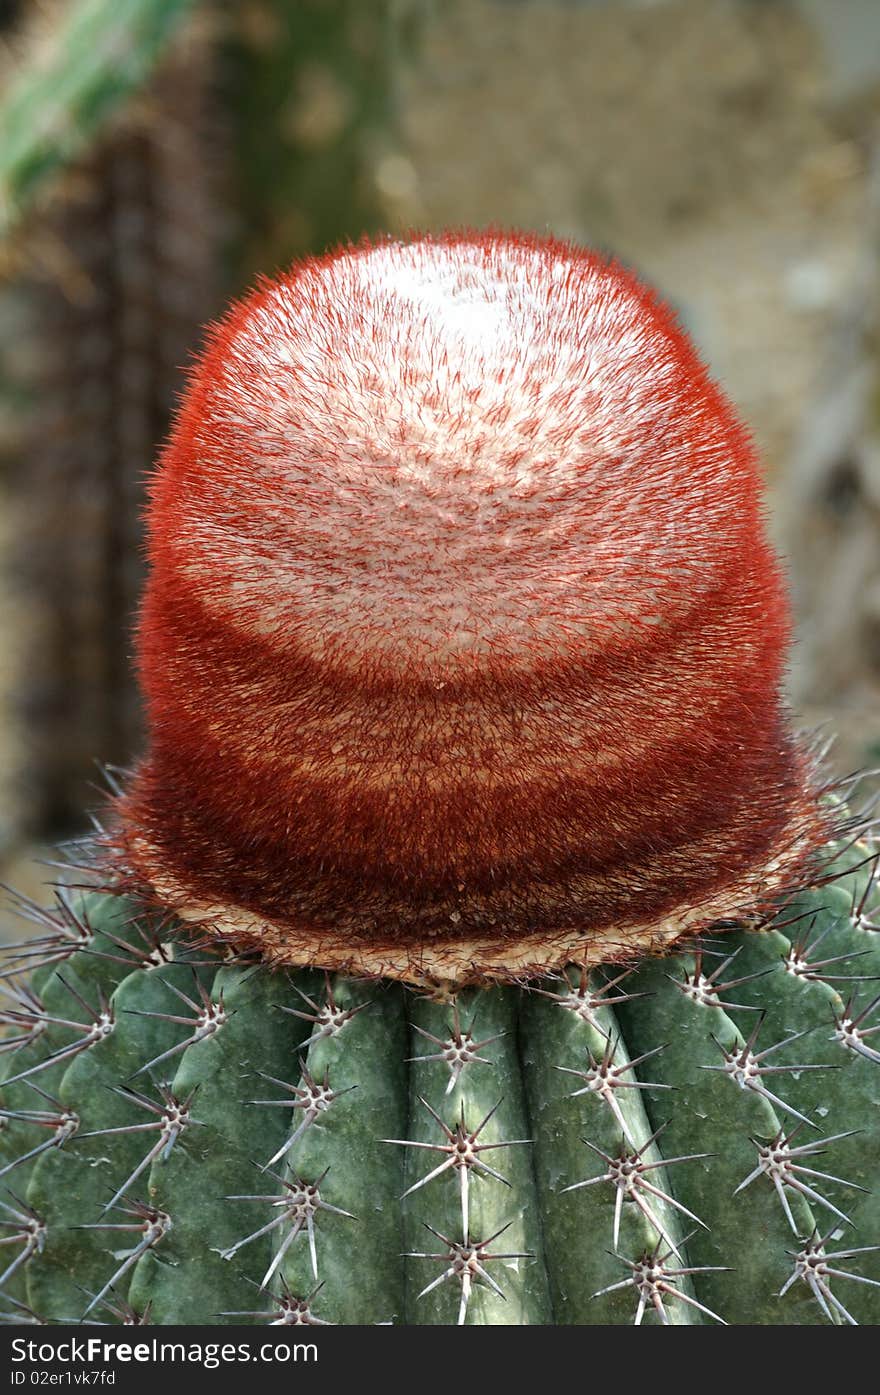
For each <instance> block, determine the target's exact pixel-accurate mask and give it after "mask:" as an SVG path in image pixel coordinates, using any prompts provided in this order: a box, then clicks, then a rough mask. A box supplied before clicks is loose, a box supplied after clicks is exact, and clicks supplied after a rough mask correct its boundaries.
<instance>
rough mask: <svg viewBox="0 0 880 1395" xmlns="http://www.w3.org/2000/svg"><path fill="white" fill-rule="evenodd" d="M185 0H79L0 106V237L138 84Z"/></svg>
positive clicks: (185, 7) (183, 10)
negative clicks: (0, 141)
mask: <svg viewBox="0 0 880 1395" xmlns="http://www.w3.org/2000/svg"><path fill="white" fill-rule="evenodd" d="M189 8H190V0H80V2H79V3H77V4H74V5H72V6H71V7H70V12H69V14H68V15H67V16H66V17H65V22H64V26H63V29H62V30H61V31H60V32H59V33H58V35H57V41H56V42H55V43H54V44H53V46H52V52H51V54H49V55H48V57H47V60H46V61H45V62H43V63H42V64H40V65H33V66H30V65H29V66H27V67H26V68H25V69H24V71H23V72H22V74H21V76H20V78H19V80H18V81H17V82H16V83H15V84H13V85H12V87H11V88H10V91H9V94H8V96H7V97H6V99H5V101H4V102H3V106H2V125H3V129H4V140H3V150H2V155H0V237H7V236H8V235H9V233H10V231H12V230H13V229H14V227H15V226H16V224H17V222H18V220H19V219H20V218H21V216H22V215H23V214H24V213H25V212H26V210H27V209H28V208H30V207H31V206H32V205H33V204H34V203H35V202H36V201H37V200H38V199H39V197H41V196H42V195H43V194H44V193H45V191H46V189H47V188H48V187H49V185H50V184H51V181H52V180H53V179H54V178H55V177H57V175H58V174H59V173H60V172H61V171H62V170H63V169H64V168H65V167H66V166H67V165H69V163H70V161H71V160H72V159H75V158H76V157H77V156H79V155H81V154H82V153H83V151H85V150H86V149H87V148H88V145H89V142H90V141H91V140H92V139H93V137H94V136H95V135H96V133H97V132H98V131H99V130H100V129H101V128H102V126H103V125H104V124H105V123H106V121H107V120H108V119H109V118H110V117H111V116H112V115H114V114H115V113H116V112H117V110H118V109H119V107H120V105H121V103H122V102H123V101H124V100H125V99H126V98H127V97H130V96H131V95H132V93H133V92H135V91H137V89H138V88H139V87H140V86H141V84H142V83H143V80H144V78H145V76H146V75H147V74H148V73H149V71H150V70H151V68H152V67H153V64H154V62H155V60H156V58H157V57H158V55H159V54H160V52H161V51H162V49H163V48H164V45H165V42H166V40H167V38H168V37H169V36H170V34H171V33H172V31H173V29H174V27H175V26H176V25H177V24H178V23H179V21H180V20H181V19H182V17H183V16H184V14H185V13H186V11H187V10H188V9H189Z"/></svg>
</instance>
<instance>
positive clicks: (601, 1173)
mask: <svg viewBox="0 0 880 1395" xmlns="http://www.w3.org/2000/svg"><path fill="white" fill-rule="evenodd" d="M846 857H847V858H848V861H844V862H841V861H840V860H839V861H838V864H837V865H836V868H835V874H836V877H837V879H836V880H834V881H826V882H825V884H823V885H821V886H819V887H816V888H814V889H813V890H811V891H809V892H803V893H801V894H800V896H799V897H798V898H797V900H795V901H793V902H791V903H789V904H788V905H787V906H786V907H785V909H784V910H783V911H782V912H781V913H780V915H779V916H778V917H777V922H776V925H775V926H774V927H773V928H770V929H767V930H764V931H754V930H745V929H725V930H724V931H723V933H722V932H719V933H718V934H717V935H715V936H711V935H710V936H707V937H704V938H703V939H702V940H701V941H698V942H693V943H692V944H691V945H690V947H689V948H688V949H687V951H686V952H683V953H681V954H676V955H673V956H670V957H668V958H666V959H662V960H651V961H647V962H644V963H642V964H641V965H640V966H639V967H637V968H635V969H633V970H631V971H625V970H622V969H621V968H620V966H616V967H614V968H608V969H600V970H594V971H593V972H592V973H591V974H589V975H587V974H586V973H583V972H581V971H580V970H579V969H578V968H577V967H576V966H571V967H570V968H569V969H568V970H567V971H566V973H564V974H561V975H559V976H558V977H555V978H550V979H547V980H544V981H543V982H540V983H537V984H532V985H527V986H525V987H514V986H505V987H500V986H496V987H488V988H485V989H465V990H461V991H459V992H458V993H457V994H455V995H443V994H440V993H435V994H434V995H427V994H423V993H419V992H417V991H414V990H412V989H410V988H407V987H405V986H403V985H401V984H400V983H397V982H393V983H392V982H389V981H383V980H376V981H367V980H354V979H350V978H345V977H342V976H338V975H337V976H326V975H323V974H319V973H316V972H314V971H301V972H295V971H289V970H277V971H270V970H269V969H267V968H264V967H262V966H260V965H257V964H254V963H248V962H242V963H236V962H233V961H226V962H224V961H223V960H221V958H220V957H219V956H218V954H217V953H216V951H215V950H214V949H213V948H211V947H207V948H205V947H202V946H200V944H199V943H198V941H193V940H191V939H190V940H188V939H186V938H185V937H180V936H179V934H176V933H175V930H174V927H173V926H172V925H171V924H170V922H168V921H167V919H166V920H165V921H164V922H162V921H160V920H159V919H158V918H157V917H156V915H155V914H154V913H150V912H147V911H145V910H143V909H142V908H139V907H138V906H137V905H136V904H134V903H132V902H131V901H130V900H126V899H124V898H121V897H116V896H112V895H109V894H98V893H89V894H87V895H85V896H80V898H79V900H77V901H76V902H72V901H69V902H67V903H66V905H67V910H66V912H65V917H66V925H65V927H62V930H61V931H59V933H58V935H57V936H56V937H55V939H54V940H51V939H50V940H49V941H45V942H44V943H43V944H42V946H40V945H37V947H36V955H37V959H38V960H39V961H42V962H41V963H40V964H39V966H38V967H37V968H36V969H35V970H33V971H32V973H31V977H30V981H29V982H30V988H29V991H30V992H31V993H32V994H33V995H35V997H34V999H33V1000H29V999H27V998H26V997H25V996H23V989H22V988H21V987H20V986H18V985H20V984H21V983H22V982H23V979H22V978H20V977H19V976H18V970H19V969H20V968H23V967H24V966H25V963H26V961H24V962H22V961H13V964H12V966H11V967H12V971H13V975H14V976H13V977H12V978H7V980H6V982H7V984H8V985H9V992H10V994H11V995H12V998H13V1005H12V1006H11V1007H9V1008H8V1009H7V1010H6V1011H5V1012H4V1017H5V1019H6V1021H7V1022H8V1023H9V1024H10V1031H11V1035H12V1036H14V1037H16V1038H21V1039H22V1040H21V1041H20V1043H19V1044H17V1045H10V1047H9V1049H8V1050H7V1051H6V1053H5V1056H4V1066H5V1080H6V1083H5V1085H4V1086H3V1105H2V1107H3V1110H4V1115H3V1118H4V1128H3V1130H2V1134H0V1139H2V1145H3V1153H4V1163H3V1165H4V1167H5V1168H6V1169H7V1171H6V1173H5V1176H4V1182H5V1185H6V1186H7V1187H8V1188H9V1191H8V1192H7V1193H6V1195H5V1196H4V1198H3V1206H4V1215H3V1238H4V1245H3V1251H2V1254H3V1261H4V1268H5V1269H6V1277H5V1279H4V1282H3V1284H2V1288H3V1290H4V1292H5V1293H6V1294H7V1295H8V1296H9V1299H10V1302H9V1303H7V1304H6V1307H7V1308H8V1309H9V1312H10V1317H11V1318H12V1320H17V1319H20V1318H21V1316H22V1313H23V1312H24V1311H25V1309H27V1310H30V1312H31V1313H32V1314H35V1315H37V1316H38V1317H39V1318H42V1319H44V1320H48V1321H56V1322H57V1321H61V1320H74V1321H82V1320H85V1321H96V1320H97V1321H101V1322H105V1321H110V1322H114V1321H132V1320H140V1321H148V1322H153V1323H161V1324H167V1323H174V1322H182V1323H211V1324H223V1323H241V1322H244V1323H269V1322H275V1323H278V1322H285V1323H302V1322H305V1323H308V1322H315V1323H322V1322H324V1323H440V1324H454V1323H456V1322H467V1323H486V1324H496V1323H497V1324H535V1323H565V1324H580V1323H584V1324H594V1323H630V1322H632V1321H633V1320H636V1321H641V1320H643V1319H644V1320H645V1321H648V1322H658V1321H659V1322H664V1323H665V1322H668V1323H675V1324H679V1323H683V1324H689V1323H702V1322H711V1321H714V1320H721V1321H726V1322H731V1323H816V1322H823V1321H831V1322H834V1323H840V1322H844V1323H845V1322H856V1321H857V1322H872V1321H873V1322H877V1321H880V1264H878V1259H880V1161H878V1160H880V1108H878V1106H880V1050H878V1045H880V1043H878V1040H877V1037H876V1033H877V1031H878V1030H880V1024H878V1020H877V1015H876V1014H877V1003H878V999H877V998H876V997H875V996H874V992H873V986H872V982H871V980H872V978H875V977H876V976H878V975H880V942H878V940H877V936H876V932H875V931H874V930H873V929H872V926H871V920H870V909H869V908H870V904H871V902H870V896H871V877H872V874H873V873H874V872H875V870H876V861H872V860H871V859H870V851H869V850H868V849H867V848H866V847H865V846H864V845H861V844H860V845H856V846H855V847H854V848H851V849H850V850H849V851H848V853H847V854H846ZM847 866H848V867H849V868H850V870H849V871H848V872H847V871H846V868H847ZM872 1043H873V1044H872ZM17 1159H20V1161H16V1160H17Z"/></svg>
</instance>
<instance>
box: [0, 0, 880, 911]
mask: <svg viewBox="0 0 880 1395" xmlns="http://www.w3.org/2000/svg"><path fill="white" fill-rule="evenodd" d="M878 137H880V4H878V3H877V0H238V2H237V3H220V0H0V877H2V879H3V880H5V881H12V882H14V883H15V884H16V885H18V886H19V887H22V888H23V889H24V890H26V891H30V892H31V893H32V894H36V895H39V894H40V893H39V891H38V884H39V883H40V882H42V881H43V880H45V879H47V878H48V877H49V876H50V875H51V873H50V872H49V870H48V869H46V868H45V867H43V866H41V865H40V864H39V863H38V862H37V861H35V859H37V858H39V857H40V856H51V854H50V853H47V852H46V851H45V850H46V849H48V848H49V847H50V846H51V844H52V843H53V842H54V841H56V840H58V839H59V838H64V837H68V836H71V835H74V834H76V833H77V832H80V831H82V830H83V829H84V827H85V826H86V813H87V811H88V810H89V809H91V808H95V807H96V806H98V805H99V804H100V799H101V796H100V794H99V792H98V789H99V787H100V785H101V777H100V775H99V772H98V770H97V766H96V762H102V763H109V764H111V765H121V766H125V765H126V764H127V763H129V762H130V761H131V759H132V757H133V756H134V755H135V754H136V753H137V751H138V749H139V746H140V743H141V740H142V733H141V716H140V712H139V707H138V701H137V695H136V691H135V688H134V685H133V681H132V672H131V662H130V656H131V628H132V620H133V614H134V611H135V607H136V604H137V598H138V594H139V589H140V586H141V582H142V558H141V552H140V533H141V522H140V518H141V508H142V496H143V488H144V478H145V474H146V472H147V471H148V470H149V468H150V465H151V462H152V461H153V460H154V458H155V455H156V451H157V447H158V444H159V443H160V442H161V441H162V439H163V437H164V435H165V433H166V430H167V426H168V420H169V413H170V411H171V410H172V408H173V404H174V401H175V398H176V395H177V394H178V392H179V391H180V387H181V381H182V379H181V367H182V365H185V364H186V362H187V361H188V359H189V357H190V355H191V353H192V351H193V349H194V348H195V347H196V346H197V345H198V343H199V338H200V327H201V326H202V325H203V324H204V322H205V321H206V320H209V319H210V318H211V317H212V316H214V315H216V314H217V313H218V312H219V310H220V309H221V308H222V307H223V305H224V304H225V302H226V301H227V300H228V299H229V297H230V296H232V295H235V294H236V293H238V292H240V291H241V290H242V289H244V288H245V287H247V286H248V285H249V284H250V283H251V282H252V281H253V279H254V277H255V276H256V275H257V274H258V273H260V272H269V273H271V272H272V271H273V270H274V269H276V268H279V267H282V266H284V265H285V264H286V263H287V262H288V261H290V259H291V258H293V257H297V256H301V255H302V254H304V253H308V252H315V251H320V250H321V249H323V248H325V247H327V246H329V245H332V244H334V243H336V242H338V241H340V240H344V239H348V238H357V237H359V236H360V235H361V234H363V233H364V232H368V233H375V232H378V231H388V232H392V233H395V232H399V231H403V230H405V229H407V228H410V227H419V228H431V229H436V228H440V227H443V226H445V225H449V224H469V225H476V226H485V225H486V224H489V223H494V224H500V225H503V226H514V225H515V226H519V227H524V228H529V229H536V230H539V231H552V232H553V233H555V234H557V235H560V236H564V237H571V238H574V239H577V240H578V241H583V242H586V243H590V244H593V245H595V246H598V247H601V248H604V249H607V250H609V251H613V252H614V253H616V254H617V255H618V256H619V257H620V258H621V259H622V260H624V261H625V262H627V263H629V264H630V265H632V266H633V267H635V268H636V269H637V270H638V271H639V272H640V273H641V274H642V275H644V277H645V278H647V279H648V280H650V281H652V282H653V283H654V284H655V285H656V286H657V287H658V288H659V290H660V291H661V292H662V294H663V295H664V296H665V297H666V298H667V299H669V300H670V301H671V302H672V304H673V305H674V306H675V308H676V310H677V312H678V314H679V315H680V317H681V318H682V320H683V321H684V323H685V325H686V327H687V328H688V329H689V331H690V332H691V334H692V335H693V337H694V338H695V340H696V342H697V344H698V345H699V347H700V349H701V351H702V353H703V355H704V357H705V358H706V359H707V361H708V362H709V364H710V366H711V368H712V370H713V372H714V374H715V375H716V376H717V377H718V378H719V379H720V380H721V381H722V383H723V384H724V386H725V387H726V389H727V391H728V392H729V393H730V395H731V396H732V397H733V399H734V400H735V402H736V403H737V405H738V407H739V408H740V411H741V413H742V415H743V416H744V418H745V419H746V421H747V422H748V424H749V426H750V428H751V430H752V432H753V434H754V436H755V438H756V441H757V444H758V446H759V448H760V451H761V453H762V456H763V460H764V464H765V469H766V479H767V501H768V515H769V520H770V526H771V529H772V531H773V534H774V537H775V539H776V542H777V544H778V546H779V547H780V549H781V550H782V552H783V554H784V556H785V558H786V565H787V566H788V569H789V573H790V577H791V587H792V594H793V597H794V603H795V610H796V616H797V624H798V638H797V643H796V646H795V649H794V652H793V655H792V665H791V674H790V690H791V700H792V703H793V705H794V707H795V709H796V711H797V713H798V715H799V718H800V720H801V721H802V723H803V724H804V725H807V726H809V727H811V728H813V727H817V726H820V725H822V724H827V731H828V733H829V735H830V734H831V733H832V732H835V733H837V740H836V744H835V746H834V748H833V750H832V752H831V755H830V761H831V763H832V765H833V767H834V768H835V769H836V770H838V771H839V772H840V773H841V774H846V773H848V772H849V771H851V770H853V769H855V768H858V767H864V766H872V765H876V764H880V361H878V354H880V293H878V272H877V268H878V253H880V141H878ZM6 928H7V930H8V929H9V920H8V917H7V921H6Z"/></svg>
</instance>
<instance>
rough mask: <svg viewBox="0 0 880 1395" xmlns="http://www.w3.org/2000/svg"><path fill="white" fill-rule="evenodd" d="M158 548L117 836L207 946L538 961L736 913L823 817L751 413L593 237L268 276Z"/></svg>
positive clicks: (753, 901)
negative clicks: (802, 738) (802, 725)
mask: <svg viewBox="0 0 880 1395" xmlns="http://www.w3.org/2000/svg"><path fill="white" fill-rule="evenodd" d="M149 537H150V543H149V552H150V562H151V578H150V582H149V587H148V591H147V596H146V600H145V604H144V609H143V614H142V621H141V627H140V638H139V655H140V667H141V675H142V682H143V687H144V691H145V695H146V699H147V706H148V715H149V722H150V729H151V746H150V751H149V754H148V757H147V759H146V760H145V762H144V763H143V765H142V767H141V768H140V769H139V771H137V772H136V776H135V778H134V780H133V782H132V785H131V787H130V789H129V791H128V793H127V794H126V795H125V796H124V798H123V800H122V802H121V808H122V812H123V820H124V836H125V841H126V843H127V852H128V856H129V858H130V860H131V861H132V862H133V863H134V865H135V867H136V869H137V870H138V871H139V872H140V873H141V874H142V876H143V877H144V878H145V880H146V881H148V882H149V883H150V884H151V885H152V886H153V887H155V888H156V889H157V890H158V891H159V892H160V894H161V895H163V896H164V897H166V899H167V900H169V901H170V902H171V903H172V904H174V905H176V906H178V907H179V908H180V910H181V912H182V913H183V914H184V915H187V916H190V917H192V918H202V919H212V920H213V921H214V922H215V923H216V924H217V926H218V928H219V929H220V930H221V931H222V932H223V933H224V934H228V935H230V936H231V937H232V938H233V940H235V939H236V937H237V938H238V940H239V942H241V943H246V944H262V945H263V946H264V947H265V950H266V952H267V954H271V955H272V956H274V957H281V958H283V959H286V960H287V961H288V962H292V963H301V962H313V963H318V964H326V965H330V966H332V965H337V964H344V965H345V966H346V967H355V968H357V967H360V968H363V969H375V968H376V966H377V965H381V966H382V968H383V970H384V971H390V972H396V973H402V974H406V973H409V972H412V973H419V974H421V973H425V972H431V973H434V972H436V973H440V974H444V973H448V975H449V976H450V977H455V976H456V975H457V974H462V975H466V976H471V975H472V974H473V973H474V972H480V971H485V972H491V971H493V970H497V971H499V972H505V971H507V972H509V971H512V970H516V971H520V970H522V971H524V972H537V971H539V970H541V969H546V968H547V967H549V966H550V965H553V964H558V963H560V962H563V961H564V960H565V959H566V958H567V957H568V955H569V954H570V953H572V952H575V951H577V953H578V956H579V957H583V955H584V953H586V954H587V955H588V957H590V958H591V959H600V958H603V957H608V955H609V954H610V953H611V952H612V951H613V952H614V954H617V955H621V954H625V955H626V954H628V955H632V953H633V951H634V950H635V949H638V948H655V949H656V948H659V947H662V945H663V944H665V943H668V942H669V941H670V940H672V939H674V938H675V937H676V936H677V935H679V934H681V933H682V932H683V931H684V930H687V929H700V928H703V927H705V926H706V925H707V924H709V923H711V922H712V921H713V920H718V919H729V918H732V917H733V916H736V915H742V914H745V913H748V912H750V911H757V910H760V909H761V908H762V907H766V904H767V902H768V899H769V898H770V897H772V895H773V894H774V892H776V891H778V889H779V888H780V887H781V886H782V885H783V884H785V883H787V882H789V881H791V879H792V877H793V876H796V875H798V874H799V872H800V870H801V869H802V868H803V867H804V866H805V864H806V863H807V862H808V861H809V859H810V857H811V856H812V854H813V853H814V851H815V849H816V848H817V846H818V845H819V844H821V842H822V841H823V839H824V838H825V837H826V836H827V824H826V819H825V817H824V816H823V815H822V814H821V813H820V810H819V803H818V799H817V796H816V793H815V791H814V788H813V783H812V781H813V773H812V768H811V761H810V758H809V756H808V755H807V753H806V751H805V750H802V749H801V748H800V747H799V746H798V745H797V743H796V742H795V741H794V740H793V738H792V737H791V735H790V734H789V731H788V727H787V722H786V717H785V713H784V711H783V708H782V701H781V697H780V688H781V682H782V675H783V667H784V663H785V654H786V648H787V643H788V639H789V628H790V622H789V615H788V606H787V602H786V598H785V594H784V589H783V585H782V581H781V576H780V570H779V567H778V564H777V561H776V559H775V557H774V555H773V553H772V551H771V549H770V547H769V545H768V543H767V541H766V539H765V536H764V528H763V519H762V512H761V502H760V480H759V476H758V471H757V467H756V462H755V457H754V453H753V450H752V447H751V445H750V443H749V440H748V437H747V435H746V433H745V431H744V430H743V427H742V426H741V424H740V423H739V421H738V419H737V417H736V415H735V413H734V411H733V409H732V408H731V406H730V404H729V403H728V401H727V400H726V398H725V397H724V396H723V394H722V393H721V392H720V390H719V389H718V388H717V387H716V386H715V385H714V384H713V383H712V382H711V381H710V379H709V378H708V376H707V373H706V371H705V369H704V367H703V366H702V364H701V363H700V361H699V359H698V357H697V355H696V353H695V351H694V349H693V348H692V346H691V344H690V343H689V341H688V340H687V338H686V337H685V335H684V334H683V333H682V331H681V330H680V328H679V327H678V326H677V324H676V323H675V321H674V319H673V318H672V316H671V314H670V312H669V311H668V310H667V309H666V307H665V306H663V305H662V304H661V303H660V302H659V301H658V300H657V298H656V297H655V296H654V295H653V293H652V292H651V291H649V290H648V289H646V288H645V287H644V286H642V285H641V284H640V283H639V282H638V281H637V280H636V279H635V278H634V277H633V276H632V275H631V274H630V273H629V272H628V271H626V270H624V269H623V268H622V267H620V266H619V265H617V264H615V263H609V262H607V261H606V260H604V259H603V258H601V257H599V256H598V255H596V254H595V253H593V252H590V251H586V250H583V249H581V248H578V247H574V246H572V245H569V244H567V243H562V242H558V241H554V240H552V239H548V238H538V237H533V236H522V235H504V234H500V233H487V234H482V233H464V234H454V235H447V236H444V237H439V238H433V237H420V238H416V239H414V240H413V241H411V242H409V243H407V244H399V243H386V244H382V245H379V246H376V247H373V246H369V245H366V244H364V245H361V246H359V247H356V248H350V249H346V250H343V251H339V252H335V253H333V254H331V255H329V256H326V257H323V258H320V259H317V260H314V261H309V262H305V263H302V264H300V265H297V266H295V267H294V268H293V269H292V270H291V271H290V272H289V273H288V274H286V275H284V276H282V277H281V278H280V279H279V280H277V281H275V282H269V283H266V284H263V285H262V286H260V287H259V288H258V289H257V290H256V291H255V292H254V293H253V294H252V295H251V296H249V297H248V298H247V299H246V300H244V301H242V302H241V303H240V304H238V305H237V306H235V307H234V308H233V309H232V310H231V312H230V313H229V314H228V316H227V317H226V319H225V320H224V321H223V322H222V323H221V324H220V325H219V326H218V327H216V329H215V330H214V332H213V335H212V337H211V340H210V343H209V346H208V349H207V351H206V353H205V355H204V356H203V358H202V359H201V361H200V363H199V364H198V365H197V367H196V368H195V370H194V372H193V373H192V375H191V378H190V382H189V387H188V391H187V394H186V397H185V399H184V402H183V406H182V408H181V411H180V413H179V416H178V420H177V423H176V427H175V430H174V433H173V436H172V439H171V442H170V444H169V446H168V448H167V449H166V451H165V453H164V456H163V458H162V461H161V465H160V468H159V471H158V473H157V474H156V476H155V478H154V480H153V483H152V490H151V503H150V515H149ZM474 965H476V966H477V969H476V970H475V969H474V968H473V966H474Z"/></svg>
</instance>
